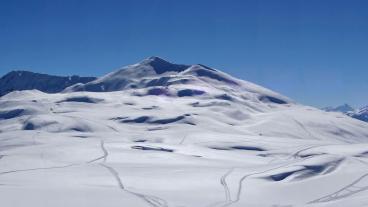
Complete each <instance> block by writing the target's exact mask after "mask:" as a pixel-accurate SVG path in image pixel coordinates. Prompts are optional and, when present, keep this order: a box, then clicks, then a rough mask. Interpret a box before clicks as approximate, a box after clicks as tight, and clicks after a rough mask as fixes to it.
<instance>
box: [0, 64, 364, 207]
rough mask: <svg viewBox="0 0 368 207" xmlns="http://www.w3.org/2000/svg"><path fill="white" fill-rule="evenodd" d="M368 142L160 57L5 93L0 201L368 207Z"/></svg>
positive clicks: (224, 78) (235, 82) (328, 116)
mask: <svg viewBox="0 0 368 207" xmlns="http://www.w3.org/2000/svg"><path fill="white" fill-rule="evenodd" d="M152 61H153V62H156V61H159V63H160V64H157V63H152ZM162 61H163V62H162ZM367 141H368V124H367V123H364V122H361V121H358V120H356V119H352V118H350V117H348V116H344V115H342V114H338V113H329V112H325V111H322V110H319V109H316V108H313V107H309V106H303V105H301V104H297V103H295V102H293V101H292V100H291V99H289V98H287V97H284V96H282V95H280V94H278V93H275V92H273V91H271V90H268V89H266V88H263V87H261V86H257V85H255V84H252V83H250V82H246V81H242V80H239V79H236V78H233V77H231V76H229V75H227V74H225V73H223V72H221V71H219V70H215V69H212V68H208V67H206V66H203V65H177V64H172V63H169V62H167V61H164V60H162V59H157V58H156V57H154V58H148V59H146V60H144V61H142V62H141V63H138V64H135V65H131V66H127V67H125V68H124V69H122V70H118V71H116V72H113V73H110V74H107V75H106V76H104V77H101V78H98V79H96V80H95V81H92V82H90V83H86V84H77V85H74V86H71V87H69V88H67V89H66V90H65V91H64V92H63V93H55V94H47V93H43V92H40V91H37V90H32V91H20V92H12V93H9V94H7V95H5V96H3V97H1V98H0V200H1V202H2V205H4V206H37V207H39V206H78V207H79V206H133V207H135V206H137V207H139V206H153V207H163V206H173V207H174V206H175V207H179V206H181V207H183V206H188V207H196V206H201V207H202V206H203V207H207V206H211V207H220V206H239V207H243V206H257V207H258V206H261V207H262V206H270V207H271V206H313V207H314V206H318V207H321V206H331V207H332V206H367V205H368V201H367V199H366V198H367V196H368V191H366V190H367V189H368V174H367V167H368V156H367V155H368V150H367V149H368V142H367ZM19 196H21V197H22V199H19Z"/></svg>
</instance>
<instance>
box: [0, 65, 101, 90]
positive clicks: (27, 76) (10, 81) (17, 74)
mask: <svg viewBox="0 0 368 207" xmlns="http://www.w3.org/2000/svg"><path fill="white" fill-rule="evenodd" d="M95 79H96V78H93V77H79V76H75V75H74V76H68V77H61V76H53V75H46V74H40V73H33V72H29V71H12V72H9V73H7V74H6V75H4V76H3V77H1V78H0V96H3V95H5V94H7V93H10V92H12V91H20V90H32V89H37V90H40V91H43V92H47V93H57V92H61V91H62V90H64V89H65V88H66V87H69V86H71V85H74V84H76V83H87V82H90V81H93V80H95Z"/></svg>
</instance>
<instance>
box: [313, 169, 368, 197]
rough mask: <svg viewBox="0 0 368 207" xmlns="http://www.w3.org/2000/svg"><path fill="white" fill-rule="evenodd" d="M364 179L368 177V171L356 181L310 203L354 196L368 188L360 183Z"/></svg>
mask: <svg viewBox="0 0 368 207" xmlns="http://www.w3.org/2000/svg"><path fill="white" fill-rule="evenodd" d="M364 179H368V173H367V174H364V175H362V176H361V177H359V178H358V179H357V180H355V181H354V182H352V183H350V184H349V185H347V186H345V187H343V188H341V189H340V190H338V191H336V192H334V193H331V194H329V195H326V196H324V197H322V198H318V199H316V200H313V201H310V202H309V203H323V202H329V201H334V200H339V199H342V198H346V197H349V196H352V195H354V194H356V193H359V192H362V191H365V190H368V186H359V183H360V182H361V181H362V180H364Z"/></svg>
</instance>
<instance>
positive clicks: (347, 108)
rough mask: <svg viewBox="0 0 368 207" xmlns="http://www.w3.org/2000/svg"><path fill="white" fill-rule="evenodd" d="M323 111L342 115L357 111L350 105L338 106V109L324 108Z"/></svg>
mask: <svg viewBox="0 0 368 207" xmlns="http://www.w3.org/2000/svg"><path fill="white" fill-rule="evenodd" d="M322 110H325V111H328V112H341V113H348V112H352V111H355V109H354V108H353V107H351V106H350V105H349V104H343V105H340V106H336V107H331V106H329V107H325V108H322Z"/></svg>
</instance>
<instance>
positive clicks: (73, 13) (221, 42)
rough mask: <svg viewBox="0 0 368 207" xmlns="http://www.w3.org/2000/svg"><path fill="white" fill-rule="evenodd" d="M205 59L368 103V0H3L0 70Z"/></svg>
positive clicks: (68, 70) (288, 86)
mask: <svg viewBox="0 0 368 207" xmlns="http://www.w3.org/2000/svg"><path fill="white" fill-rule="evenodd" d="M152 55H156V56H160V57H163V58H165V59H167V60H170V61H172V62H177V63H188V64H189V63H203V64H205V65H208V66H211V67H215V68H218V69H221V70H223V71H225V72H227V73H230V74H231V75H234V76H236V77H239V78H242V79H245V80H249V81H252V82H255V83H257V84H260V85H263V86H266V87H268V88H271V89H273V90H275V91H278V92H280V93H282V94H285V95H287V96H289V97H291V98H293V99H295V100H297V101H299V102H301V103H305V104H309V105H314V106H326V105H337V104H341V103H345V102H347V103H350V104H352V105H354V106H362V105H367V104H368V1H365V0H361V1H354V0H346V1H339V0H304V1H299V0H290V1H286V0H269V1H261V0H260V1H246V0H222V1H217V0H184V1H176V0H131V1H129V0H121V1H109V0H98V1H93V0H86V1H78V0H59V1H58V0H44V1H40V0H24V1H19V0H0V75H3V74H5V73H7V72H9V71H10V70H15V69H23V70H31V71H35V72H43V73H50V74H58V75H70V74H77V75H93V76H100V75H103V74H105V73H107V72H110V71H112V70H114V69H116V68H118V67H120V66H124V65H127V64H132V63H135V62H138V61H140V60H142V59H143V58H145V57H148V56H152Z"/></svg>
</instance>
